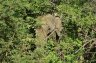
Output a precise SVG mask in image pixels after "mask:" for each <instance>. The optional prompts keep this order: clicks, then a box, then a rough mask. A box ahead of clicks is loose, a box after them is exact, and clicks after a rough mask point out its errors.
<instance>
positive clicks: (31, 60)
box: [0, 0, 96, 63]
mask: <svg viewBox="0 0 96 63" xmlns="http://www.w3.org/2000/svg"><path fill="white" fill-rule="evenodd" d="M53 12H57V13H58V14H59V15H61V16H62V24H63V31H62V39H61V40H60V43H56V42H54V41H52V40H49V41H48V42H46V43H45V42H39V41H37V40H36V38H35V30H34V29H35V28H36V27H37V26H38V24H37V23H36V22H37V21H36V17H38V16H39V15H43V14H47V13H53ZM40 43H41V44H42V46H41V47H37V45H39V44H40ZM0 63H96V1H95V0H61V1H60V2H59V4H54V3H52V2H51V1H49V0H0Z"/></svg>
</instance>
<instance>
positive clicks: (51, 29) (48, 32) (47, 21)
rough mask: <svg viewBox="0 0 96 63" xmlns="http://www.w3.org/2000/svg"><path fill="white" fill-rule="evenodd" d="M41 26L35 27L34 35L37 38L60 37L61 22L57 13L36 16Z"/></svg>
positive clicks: (57, 38) (55, 38)
mask: <svg viewBox="0 0 96 63" xmlns="http://www.w3.org/2000/svg"><path fill="white" fill-rule="evenodd" d="M37 20H38V21H40V23H42V24H41V26H40V27H38V28H36V37H37V38H38V39H39V40H44V41H47V40H48V39H49V38H50V37H51V38H53V39H54V40H56V41H58V40H59V39H60V37H61V31H62V28H63V27H62V22H61V18H60V17H59V16H58V15H57V13H54V14H53V15H52V14H46V15H43V16H38V17H37Z"/></svg>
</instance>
